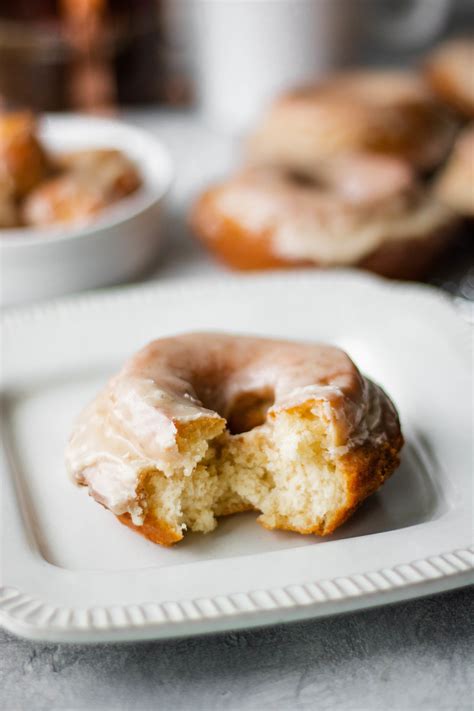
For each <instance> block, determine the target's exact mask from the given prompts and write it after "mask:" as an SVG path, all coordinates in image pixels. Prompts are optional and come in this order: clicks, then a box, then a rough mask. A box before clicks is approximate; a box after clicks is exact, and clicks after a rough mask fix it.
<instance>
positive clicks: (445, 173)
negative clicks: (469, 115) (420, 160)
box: [435, 124, 474, 217]
mask: <svg viewBox="0 0 474 711" xmlns="http://www.w3.org/2000/svg"><path fill="white" fill-rule="evenodd" d="M435 192H436V194H437V196H438V198H439V200H441V201H442V202H444V203H445V204H446V205H449V207H451V208H452V209H453V210H456V211H457V212H458V213H459V214H461V215H466V216H467V217H474V124H473V125H471V126H470V127H469V128H467V129H465V130H464V131H463V132H462V133H461V135H460V136H459V138H458V139H457V141H456V144H455V146H454V150H453V153H452V155H451V157H450V158H449V160H448V162H447V164H446V166H445V167H444V168H443V170H442V171H441V173H440V175H439V177H438V179H437V181H436V186H435Z"/></svg>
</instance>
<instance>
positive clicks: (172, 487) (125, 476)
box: [66, 333, 403, 545]
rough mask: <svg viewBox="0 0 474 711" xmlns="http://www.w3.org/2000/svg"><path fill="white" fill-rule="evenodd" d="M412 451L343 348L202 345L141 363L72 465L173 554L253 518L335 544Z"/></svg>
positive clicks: (96, 404) (234, 341)
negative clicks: (221, 527) (190, 537)
mask: <svg viewBox="0 0 474 711" xmlns="http://www.w3.org/2000/svg"><path fill="white" fill-rule="evenodd" d="M402 443H403V439H402V434H401V431H400V424H399V421H398V416H397V413H396V410H395V408H394V406H393V404H392V403H391V401H390V399H389V398H388V396H387V395H386V394H385V393H384V392H383V390H381V388H380V387H379V386H377V385H375V384H374V383H372V382H371V381H370V380H368V379H367V378H364V377H363V376H362V375H361V374H360V372H359V371H358V370H357V368H356V366H355V365H354V364H353V363H352V361H351V360H350V358H349V357H348V356H347V355H346V354H345V353H344V352H343V351H341V350H339V349H338V348H334V347H330V346H325V345H308V344H303V343H295V342H287V341H275V340H268V339H264V338H251V337H244V336H235V335H228V334H215V333H214V334H205V333H201V334H199V333H198V334H185V335H181V336H176V337H173V338H163V339H159V340H156V341H154V342H152V343H151V344H150V345H148V346H147V347H146V348H144V349H143V350H142V351H140V352H139V353H138V354H137V355H135V356H134V357H133V358H131V360H130V361H129V362H128V363H126V364H125V366H124V368H123V369H122V370H121V372H120V373H119V374H118V375H117V376H115V377H114V378H112V380H111V381H110V383H109V384H108V385H107V386H106V388H105V389H104V390H103V391H102V392H101V393H100V394H99V395H98V397H97V398H96V399H95V400H94V401H93V402H92V403H91V404H90V405H89V406H88V407H87V408H86V409H85V410H84V412H83V413H82V414H81V416H80V417H79V421H78V422H77V424H76V427H75V429H74V431H73V433H72V436H71V439H70V442H69V445H68V449H67V454H66V460H67V466H68V469H69V471H70V473H71V475H72V477H73V478H74V480H75V481H76V482H77V483H79V484H82V485H84V486H87V487H88V489H89V493H90V494H91V495H92V496H93V497H94V498H95V499H96V500H97V501H98V502H100V503H101V504H103V505H104V506H105V507H106V508H108V509H110V510H111V511H112V512H113V513H114V514H115V515H116V516H118V518H119V519H120V521H121V522H122V523H125V524H126V525H128V526H130V527H132V528H133V529H135V530H136V531H137V532H138V533H141V534H142V535H144V536H146V537H147V538H149V539H150V540H152V541H154V542H155V543H161V544H163V545H171V544H172V543H175V542H176V541H179V540H180V539H182V537H183V533H184V531H185V530H186V529H189V530H192V531H202V532H208V531H212V530H213V529H214V528H215V526H216V525H217V521H216V519H217V518H218V517H219V516H223V515H227V514H231V513H235V512H238V511H243V510H256V511H259V512H260V516H259V518H258V521H259V522H260V523H261V524H262V525H263V526H264V527H266V528H269V529H274V528H278V529H284V530H289V531H297V532H299V533H303V534H310V533H316V534H319V535H326V534H329V533H331V532H332V531H334V529H335V528H337V527H338V526H339V525H341V523H343V522H344V521H345V520H346V519H347V518H348V516H350V515H351V513H352V512H353V511H354V510H355V509H356V508H357V506H358V505H359V504H360V503H361V502H362V501H363V500H364V499H365V498H366V497H367V496H368V495H369V494H371V493H373V492H374V491H376V490H377V489H378V488H379V487H380V485H381V484H382V483H383V482H384V481H385V480H386V479H387V478H388V477H389V476H390V475H391V474H392V473H393V471H394V470H395V468H396V467H397V465H398V463H399V451H400V449H401V447H402Z"/></svg>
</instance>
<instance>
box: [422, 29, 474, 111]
mask: <svg viewBox="0 0 474 711" xmlns="http://www.w3.org/2000/svg"><path fill="white" fill-rule="evenodd" d="M424 73H425V77H426V79H427V81H428V83H429V84H430V86H431V87H432V89H433V91H434V92H435V93H436V94H437V95H438V96H439V98H440V99H441V100H442V101H444V102H445V103H446V104H448V106H450V107H452V108H453V109H454V110H455V111H458V112H459V113H460V114H462V115H463V116H466V117H467V118H471V119H472V118H474V38H472V37H471V38H459V39H454V40H449V41H448V42H445V43H444V44H442V45H441V46H440V47H438V48H437V49H436V50H435V51H434V52H433V54H432V55H431V56H430V57H428V60H427V61H426V63H425V66H424Z"/></svg>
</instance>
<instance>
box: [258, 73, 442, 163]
mask: <svg viewBox="0 0 474 711" xmlns="http://www.w3.org/2000/svg"><path fill="white" fill-rule="evenodd" d="M454 130H455V122H454V121H453V120H452V119H451V117H450V116H449V115H448V113H447V112H445V111H444V110H443V108H442V107H440V106H438V104H437V102H436V101H435V100H434V99H433V97H432V95H431V94H430V92H429V90H428V89H427V87H426V86H425V84H424V83H423V81H422V80H421V79H420V78H419V77H417V76H416V75H415V74H410V73H408V72H401V71H389V70H380V71H375V70H366V71H362V70H361V71H355V72H352V73H347V74H342V75H338V76H335V77H333V78H331V79H329V80H327V81H325V82H323V83H321V84H320V85H317V86H315V87H312V88H307V89H301V90H299V91H293V92H291V93H289V94H287V95H285V96H283V97H281V98H280V99H279V100H277V101H276V103H275V104H274V105H273V106H272V107H271V108H270V110H269V112H268V114H267V115H266V116H265V117H264V119H263V121H262V123H261V125H260V126H259V127H258V129H257V131H256V132H255V133H254V135H253V136H252V137H251V138H250V141H249V144H248V154H249V161H250V162H251V163H252V164H256V165H278V166H282V167H286V168H289V169H291V170H298V171H300V170H302V171H304V172H305V173H310V172H311V171H312V170H313V168H314V166H315V165H316V166H317V164H318V163H319V162H321V161H325V160H327V159H329V158H332V157H333V156H335V155H337V154H341V153H346V152H354V151H356V152H359V151H369V152H373V153H379V154H380V153H381V154H386V155H390V156H395V157H398V158H403V159H405V160H407V161H409V162H410V163H411V164H412V165H413V166H415V167H416V168H418V169H420V170H429V169H431V168H433V167H434V166H436V165H437V164H438V163H439V162H440V161H441V160H442V159H443V157H444V156H445V154H446V153H447V151H448V150H449V147H450V145H451V143H452V140H453V135H454Z"/></svg>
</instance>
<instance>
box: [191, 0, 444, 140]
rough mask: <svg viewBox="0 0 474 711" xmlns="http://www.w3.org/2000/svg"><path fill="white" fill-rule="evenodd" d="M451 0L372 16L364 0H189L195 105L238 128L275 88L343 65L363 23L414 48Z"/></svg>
mask: <svg viewBox="0 0 474 711" xmlns="http://www.w3.org/2000/svg"><path fill="white" fill-rule="evenodd" d="M450 5H451V0H412V1H411V3H410V4H409V5H408V7H406V8H405V9H404V10H403V11H397V13H395V15H394V13H390V14H389V15H387V14H386V13H385V15H384V14H383V13H382V16H381V17H380V16H379V17H378V18H377V19H376V20H375V19H374V18H373V17H372V18H371V16H370V12H369V9H370V4H368V3H367V2H364V0H193V30H194V31H193V45H194V47H193V54H194V66H195V80H196V81H195V83H196V89H197V97H198V101H199V104H200V107H201V110H202V111H203V113H204V115H205V117H206V119H208V120H210V121H211V122H212V123H213V124H214V125H217V126H219V127H221V128H223V129H225V130H228V131H231V132H235V131H239V130H242V129H245V128H247V127H248V126H249V125H250V124H251V123H252V121H254V120H255V118H256V117H257V116H258V115H259V114H260V113H261V111H262V109H263V107H264V106H265V105H266V104H267V103H268V102H269V101H270V100H271V98H273V97H274V96H275V95H276V94H278V93H279V92H281V91H283V90H285V89H288V88H291V87H294V86H298V85H302V84H305V83H309V82H311V81H314V80H315V79H318V77H321V76H322V75H324V73H325V72H327V71H329V70H331V69H334V68H337V67H340V66H343V65H344V64H347V63H348V62H349V61H350V59H351V56H352V55H353V50H354V48H355V47H356V46H357V43H359V42H361V41H369V40H370V38H368V37H367V34H368V33H367V31H366V27H367V26H368V25H370V26H371V27H372V32H371V34H375V36H376V39H377V41H378V42H383V43H385V45H387V43H388V44H391V45H394V44H396V45H397V46H398V47H413V46H414V45H416V44H421V43H423V42H427V41H428V40H429V39H431V38H433V37H434V36H435V35H436V34H437V33H438V32H439V31H440V29H441V28H442V26H443V24H444V22H445V20H446V18H447V16H448V12H449V7H450ZM380 6H382V7H383V3H381V2H380V3H378V4H377V7H378V8H379V9H380ZM373 7H374V4H373V3H372V8H373Z"/></svg>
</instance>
